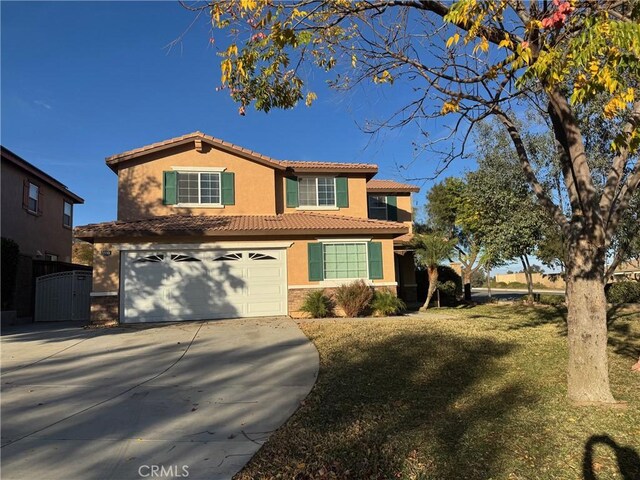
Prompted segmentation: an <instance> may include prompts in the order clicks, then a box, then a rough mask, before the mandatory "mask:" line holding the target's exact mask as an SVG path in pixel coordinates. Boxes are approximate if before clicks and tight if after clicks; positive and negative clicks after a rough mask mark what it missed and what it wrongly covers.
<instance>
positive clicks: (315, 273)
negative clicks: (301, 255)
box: [307, 243, 324, 282]
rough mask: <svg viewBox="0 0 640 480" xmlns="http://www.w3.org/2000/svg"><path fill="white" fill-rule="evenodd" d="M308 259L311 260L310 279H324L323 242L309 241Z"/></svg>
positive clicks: (313, 280)
mask: <svg viewBox="0 0 640 480" xmlns="http://www.w3.org/2000/svg"><path fill="white" fill-rule="evenodd" d="M307 248H308V260H309V281H312V282H315V281H320V280H324V267H323V265H322V244H321V243H309V244H307Z"/></svg>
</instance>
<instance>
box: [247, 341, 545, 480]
mask: <svg viewBox="0 0 640 480" xmlns="http://www.w3.org/2000/svg"><path fill="white" fill-rule="evenodd" d="M325 334H328V333H323V334H320V336H319V338H317V339H314V341H316V343H317V344H318V345H319V346H320V352H326V354H323V355H322V356H321V365H322V366H321V369H320V372H321V373H320V376H319V379H318V383H317V384H316V387H315V388H314V390H313V391H312V393H311V395H310V396H309V397H308V398H307V400H306V401H305V404H304V405H303V406H302V407H301V409H300V410H299V411H298V412H297V414H296V415H295V416H294V417H293V418H292V419H291V420H290V422H289V423H288V424H287V426H286V427H285V428H283V429H281V430H279V431H278V432H277V433H276V434H275V435H274V436H273V437H272V438H271V439H270V440H269V442H268V443H267V444H266V445H265V446H264V447H263V451H262V452H261V454H260V455H258V456H257V457H256V458H254V460H252V462H251V463H250V464H249V466H248V467H247V468H246V469H245V470H244V471H243V472H242V473H241V474H240V475H239V476H238V477H237V478H241V479H249V478H254V477H255V476H260V475H259V473H264V472H265V470H267V471H272V472H281V473H283V474H285V475H286V476H287V477H288V478H297V479H302V478H316V477H318V478H325V475H328V476H330V477H331V476H332V475H333V476H334V477H333V478H356V479H359V478H374V479H382V478H396V477H404V478H407V477H410V478H413V477H412V475H415V474H418V475H419V476H417V477H416V478H422V477H421V476H420V475H423V476H425V477H427V478H465V479H485V478H489V477H492V476H494V475H499V473H500V470H499V463H500V458H499V457H500V455H501V454H502V453H504V452H509V451H511V450H512V445H510V443H509V442H510V434H509V432H508V431H506V430H505V425H508V424H509V422H508V421H505V419H504V417H508V416H510V415H512V414H515V412H513V411H514V410H517V409H518V408H520V407H523V406H526V405H528V404H531V403H532V402H535V401H536V395H535V393H533V392H532V391H527V389H526V386H525V385H522V384H519V383H505V384H503V385H501V384H500V382H499V380H498V381H496V379H499V378H500V377H501V376H502V375H503V373H504V367H503V366H501V365H500V364H499V359H501V358H502V357H504V356H506V355H508V354H509V353H510V352H511V351H512V350H513V348H514V346H513V345H512V344H510V343H507V342H497V341H493V340H487V339H477V338H476V339H470V338H463V337H458V336H452V335H443V334H440V335H434V333H433V332H430V333H424V334H416V333H413V334H407V333H396V334H393V333H389V335H387V336H385V337H384V338H381V339H379V338H376V339H375V341H373V340H372V339H367V338H366V336H365V337H361V336H355V337H353V336H351V335H343V338H341V339H339V340H335V338H334V339H333V340H332V341H334V342H335V341H337V342H338V344H337V345H335V344H334V345H332V347H331V349H330V350H327V349H326V348H323V347H322V344H323V342H324V341H326V340H324V339H323V338H322V336H323V335H325ZM486 385H491V386H492V387H493V388H486ZM418 472H419V473H418ZM327 478H329V477H327Z"/></svg>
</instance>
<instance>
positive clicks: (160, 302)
mask: <svg viewBox="0 0 640 480" xmlns="http://www.w3.org/2000/svg"><path fill="white" fill-rule="evenodd" d="M107 165H108V166H109V167H110V168H111V169H112V170H113V171H114V172H115V173H117V175H118V220H117V221H115V222H108V223H99V224H92V225H85V226H83V227H78V228H77V229H76V237H78V238H81V239H83V240H87V241H90V242H92V243H93V244H94V275H93V293H92V319H93V320H94V321H104V320H113V319H118V320H119V321H120V322H124V323H134V322H155V321H176V320H194V319H210V318H230V317H248V316H272V315H295V314H296V312H298V310H299V308H300V305H301V303H302V301H303V299H304V296H305V295H306V294H307V293H308V292H309V291H310V290H311V289H320V288H322V289H326V290H330V289H331V288H335V287H336V286H338V285H340V284H343V283H345V282H349V281H352V280H354V279H365V280H366V281H367V282H369V283H370V284H371V285H372V286H373V287H374V288H388V289H390V290H392V291H397V289H398V287H400V290H402V292H403V294H404V295H405V296H408V297H409V298H408V300H412V299H413V298H411V297H412V296H413V297H415V275H413V272H414V269H413V256H412V255H411V253H410V252H407V251H406V242H407V240H408V237H409V235H410V232H411V192H415V191H417V190H418V189H417V188H416V187H414V186H411V185H405V184H399V183H396V182H390V181H376V180H372V177H373V176H374V175H375V174H376V173H377V171H378V168H377V166H376V165H372V164H364V163H334V162H298V161H282V160H275V159H273V158H270V157H267V156H265V155H261V154H259V153H256V152H254V151H251V150H247V149H245V148H242V147H239V146H236V145H232V144H229V143H227V142H224V141H222V140H219V139H216V138H213V137H210V136H208V135H204V134H202V133H200V132H196V133H193V134H189V135H185V136H182V137H178V138H173V139H170V140H166V141H164V142H160V143H156V144H153V145H149V146H146V147H142V148H138V149H136V150H131V151H128V152H125V153H121V154H118V155H114V156H112V157H109V158H107ZM399 279H400V281H401V282H402V285H400V286H398V281H399Z"/></svg>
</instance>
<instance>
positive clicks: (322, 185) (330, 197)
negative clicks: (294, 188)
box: [298, 177, 336, 207]
mask: <svg viewBox="0 0 640 480" xmlns="http://www.w3.org/2000/svg"><path fill="white" fill-rule="evenodd" d="M298 204H299V205H300V206H301V207H335V205H336V179H335V178H333V177H301V178H300V179H299V180H298Z"/></svg>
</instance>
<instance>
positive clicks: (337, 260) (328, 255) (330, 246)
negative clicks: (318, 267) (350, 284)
mask: <svg viewBox="0 0 640 480" xmlns="http://www.w3.org/2000/svg"><path fill="white" fill-rule="evenodd" d="M322 250H323V255H324V258H323V266H324V278H325V279H327V280H332V279H340V278H368V277H369V273H368V260H367V244H366V243H356V242H353V243H325V244H324V245H323V249H322Z"/></svg>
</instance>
